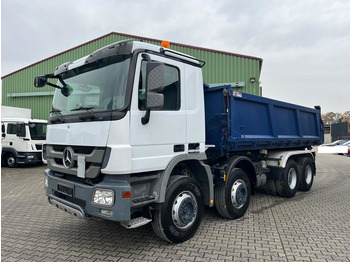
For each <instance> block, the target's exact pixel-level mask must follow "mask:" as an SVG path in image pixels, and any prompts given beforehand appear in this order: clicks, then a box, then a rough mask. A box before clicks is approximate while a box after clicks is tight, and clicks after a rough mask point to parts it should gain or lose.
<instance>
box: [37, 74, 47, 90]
mask: <svg viewBox="0 0 350 262" xmlns="http://www.w3.org/2000/svg"><path fill="white" fill-rule="evenodd" d="M46 84H47V76H37V77H35V78H34V86H35V87H44V86H45V85H46Z"/></svg>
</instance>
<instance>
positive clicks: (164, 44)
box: [161, 41, 170, 48]
mask: <svg viewBox="0 0 350 262" xmlns="http://www.w3.org/2000/svg"><path fill="white" fill-rule="evenodd" d="M161 47H164V48H170V42H169V41H162V44H161Z"/></svg>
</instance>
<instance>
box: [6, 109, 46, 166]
mask: <svg viewBox="0 0 350 262" xmlns="http://www.w3.org/2000/svg"><path fill="white" fill-rule="evenodd" d="M46 127H47V121H46V120H40V119H31V110H30V109H27V108H18V107H9V106H1V131H2V139H1V146H2V152H1V164H2V165H4V166H8V167H16V166H17V164H29V163H41V162H42V147H43V144H44V143H45V139H46Z"/></svg>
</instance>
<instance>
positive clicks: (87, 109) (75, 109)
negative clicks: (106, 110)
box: [70, 106, 95, 112]
mask: <svg viewBox="0 0 350 262" xmlns="http://www.w3.org/2000/svg"><path fill="white" fill-rule="evenodd" d="M94 108H95V106H78V107H76V108H73V109H71V110H70V111H79V110H86V111H88V112H92V110H91V109H94Z"/></svg>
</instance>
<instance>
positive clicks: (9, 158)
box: [5, 153, 17, 168]
mask: <svg viewBox="0 0 350 262" xmlns="http://www.w3.org/2000/svg"><path fill="white" fill-rule="evenodd" d="M5 159H6V165H7V166H8V167H11V168H13V167H16V166H17V159H16V157H15V155H14V154H12V153H10V154H7V155H6V158H5Z"/></svg>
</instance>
